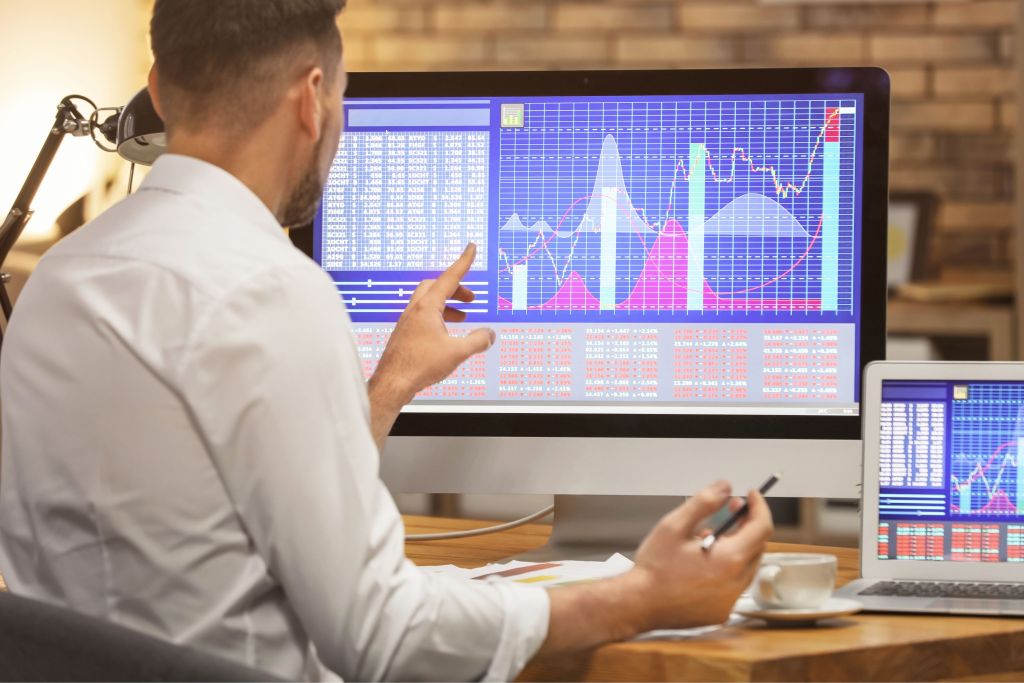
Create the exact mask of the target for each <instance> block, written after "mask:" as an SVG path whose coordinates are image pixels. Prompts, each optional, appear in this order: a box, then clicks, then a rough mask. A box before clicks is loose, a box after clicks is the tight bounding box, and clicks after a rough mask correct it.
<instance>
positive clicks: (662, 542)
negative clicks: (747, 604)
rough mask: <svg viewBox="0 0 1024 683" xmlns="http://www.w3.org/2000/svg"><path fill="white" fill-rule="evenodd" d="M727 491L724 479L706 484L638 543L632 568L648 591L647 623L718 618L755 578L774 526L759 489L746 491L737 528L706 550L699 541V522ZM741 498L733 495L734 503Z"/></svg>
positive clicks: (691, 623) (670, 624)
mask: <svg viewBox="0 0 1024 683" xmlns="http://www.w3.org/2000/svg"><path fill="white" fill-rule="evenodd" d="M729 493H730V487H729V485H728V484H726V483H725V482H718V483H716V484H714V485H712V486H709V487H708V488H706V489H704V490H703V491H701V492H700V493H698V494H697V495H696V496H694V497H692V498H690V499H689V500H688V501H687V502H686V503H685V504H684V505H681V506H679V507H678V508H676V509H675V510H673V511H672V512H670V513H669V514H667V515H665V517H664V518H662V520H661V521H660V522H659V523H658V525H657V526H656V527H655V528H654V529H653V530H652V531H651V533H650V534H649V535H648V536H647V538H646V539H644V542H643V543H642V544H641V545H640V548H639V549H638V550H637V554H636V566H635V567H634V568H633V570H632V571H633V572H634V573H636V574H637V578H636V580H637V582H638V583H639V585H641V586H644V585H646V586H649V592H650V593H651V594H652V595H651V600H652V602H651V607H652V610H651V612H650V614H649V615H648V618H649V619H650V620H651V621H649V623H648V624H645V627H650V628H679V627H688V626H701V625H705V624H720V623H722V622H723V621H725V620H726V619H727V618H728V617H729V612H730V610H731V609H732V606H733V604H734V603H735V602H736V599H737V598H738V597H739V595H740V593H742V592H743V591H744V590H745V589H746V587H747V586H749V585H750V582H751V581H753V579H754V574H755V573H756V572H757V568H758V566H759V564H760V562H761V554H762V553H763V552H764V547H765V543H766V542H767V541H768V538H769V537H770V536H771V534H772V532H773V530H774V528H773V526H772V516H771V512H770V511H769V509H768V505H767V503H765V500H764V498H763V497H762V496H761V494H760V493H758V492H757V491H751V492H750V493H749V494H748V498H747V500H748V504H749V506H750V511H749V514H748V515H747V516H746V517H745V518H744V519H743V520H742V523H741V526H740V528H739V530H738V531H737V532H736V533H735V534H733V535H731V536H723V537H722V538H719V539H717V540H716V541H715V544H714V545H713V546H711V548H710V550H704V549H703V548H702V547H701V544H700V537H701V534H699V533H698V532H699V531H700V530H699V529H698V526H697V525H698V524H700V522H701V520H703V519H704V518H706V517H708V516H709V515H711V514H713V513H714V512H715V511H716V510H718V509H720V508H721V507H722V505H724V504H725V503H726V501H728V499H729ZM739 503H740V501H733V507H738V505H739ZM641 590H643V589H641Z"/></svg>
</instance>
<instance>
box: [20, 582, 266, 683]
mask: <svg viewBox="0 0 1024 683" xmlns="http://www.w3.org/2000/svg"><path fill="white" fill-rule="evenodd" d="M0 680H3V681H279V680H280V679H278V678H274V677H272V676H270V675H269V674H267V673H264V672H261V671H256V670H255V669H251V668H249V667H247V666H243V665H241V664H236V663H234V662H231V661H229V660H226V659H222V658H220V657H216V656H213V655H210V654H207V653H204V652H200V651H198V650H195V649H192V648H188V647H182V646H180V645H175V644H173V643H170V642H167V641H164V640H160V639H158V638H153V637H152V636H149V635H146V634H144V633H139V632H138V631H133V630H131V629H127V628H124V627H123V626H118V625H117V624H112V623H110V622H107V621H102V620H100V619H96V618H94V617H90V616H87V615H84V614H80V613H78V612H74V611H72V610H69V609H65V608H63V607H57V606H55V605H50V604H47V603H44V602H39V601H37V600H30V599H28V598H23V597H20V596H16V595H11V594H10V593H0Z"/></svg>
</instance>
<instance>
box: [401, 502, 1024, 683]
mask: <svg viewBox="0 0 1024 683" xmlns="http://www.w3.org/2000/svg"><path fill="white" fill-rule="evenodd" d="M405 520H406V525H407V529H408V531H409V532H410V533H428V532H433V531H455V530H461V529H468V528H474V527H477V526H481V525H482V523H481V522H474V521H467V520H454V519H442V518H431V517H418V516H407V517H406V518H405ZM550 531H551V527H550V526H547V525H541V524H531V525H527V526H524V527H520V528H519V529H515V530H512V531H508V532H505V533H501V534H495V535H493V536H483V537H479V538H468V539H459V540H455V541H444V542H439V541H433V542H429V543H410V544H408V545H407V552H408V554H409V557H410V558H411V559H412V560H413V561H414V562H416V563H417V564H422V565H430V564H449V563H451V564H458V565H463V566H479V565H481V564H484V563H486V562H489V561H495V560H499V559H501V558H504V557H508V556H509V555H513V554H515V553H520V552H524V551H526V550H530V549H533V548H536V547H538V546H540V545H543V543H544V542H545V540H547V537H548V534H549V533H550ZM772 550H823V548H820V547H813V546H801V545H791V544H779V543H776V544H772ZM824 550H826V551H827V552H831V553H834V554H835V555H837V556H838V558H839V574H838V579H837V583H838V584H839V585H842V584H844V583H846V582H847V581H850V580H852V579H854V578H856V577H857V575H858V569H857V551H856V550H854V549H851V548H827V549H824ZM520 679H521V680H561V681H572V680H587V681H619V680H630V681H654V680H659V681H665V680H680V681H687V680H701V681H755V680H763V681H779V680H782V681H804V680H807V681H847V680H853V681H870V680H903V681H912V680H951V681H952V680H971V681H1016V680H1024V619H993V618H981V617H945V616H942V617H940V616H904V615H877V614H873V615H867V614H858V615H854V616H852V617H846V618H843V619H835V620H832V621H829V622H824V623H823V624H822V625H821V626H820V627H819V628H814V629H775V628H767V627H765V625H764V623H763V622H760V621H753V620H752V621H749V622H746V623H743V624H739V625H736V626H731V627H726V628H722V629H721V630H719V631H717V632H715V633H712V634H709V635H706V636H703V637H701V638H699V639H693V640H681V641H648V642H634V643H616V644H612V645H606V646H604V647H601V648H598V649H596V650H593V651H591V652H586V653H581V654H579V655H574V656H571V657H562V658H559V659H558V660H553V659H548V660H546V661H537V662H534V663H533V664H531V665H530V666H529V667H527V669H526V670H525V671H524V672H523V674H522V676H521V677H520Z"/></svg>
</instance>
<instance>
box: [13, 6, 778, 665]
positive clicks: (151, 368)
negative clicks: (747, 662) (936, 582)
mask: <svg viewBox="0 0 1024 683" xmlns="http://www.w3.org/2000/svg"><path fill="white" fill-rule="evenodd" d="M343 4H344V0H261V1H260V2H251V1H248V2H247V1H246V0H218V2H213V3H211V2H208V1H207V0H156V4H155V9H154V14H153V20H152V26H151V32H152V44H153V52H154V55H155V66H154V68H153V71H152V73H151V76H150V83H149V85H150V89H151V93H152V95H153V98H154V102H155V104H156V106H157V107H158V110H159V111H160V113H161V115H162V117H163V118H164V121H165V123H166V125H167V131H168V153H167V154H166V155H165V156H163V157H162V158H160V159H159V160H158V161H157V163H156V164H155V165H154V167H153V169H152V171H151V173H150V174H149V176H148V177H147V179H146V181H145V182H144V183H143V185H142V186H141V187H140V189H139V190H138V192H137V193H136V194H134V195H133V196H131V197H130V198H128V199H127V200H125V201H123V202H121V203H120V204H119V205H117V206H115V207H114V208H112V209H111V210H110V211H108V212H106V213H105V214H104V215H102V216H100V217H99V218H98V219H96V220H95V221H93V222H92V223H91V224H89V225H87V226H85V227H84V228H82V229H81V230H80V231H78V232H77V233H75V234H74V235H72V236H70V237H69V238H67V239H66V240H64V241H63V242H61V243H60V244H58V245H57V246H56V247H54V248H53V249H52V250H51V251H50V252H49V253H48V254H47V255H46V257H45V258H44V259H43V260H42V262H41V263H40V265H39V267H38V269H37V270H36V272H35V274H34V275H33V277H32V279H31V281H30V282H29V283H28V285H27V287H26V288H25V290H24V292H23V293H22V295H21V298H20V301H19V302H18V308H17V310H16V312H15V314H14V316H13V320H12V321H11V325H10V330H9V334H8V337H7V339H6V341H5V345H4V346H5V348H4V354H3V358H2V364H0V388H2V398H3V438H4V444H3V447H4V451H3V452H4V460H3V472H2V478H0V485H2V489H0V569H2V570H3V571H4V573H5V574H6V576H7V578H8V581H9V583H10V586H11V589H12V590H13V591H14V592H17V593H21V594H25V595H28V596H30V597H36V598H40V599H44V600H49V601H52V602H57V603H61V604H65V605H68V606H71V607H73V608H74V609H77V610H80V611H82V612H86V613H89V614H93V615H97V616H99V617H103V618H106V619H109V620H112V621H116V622H119V623H122V624H124V625H127V626H129V627H132V628H136V629H139V630H142V631H146V632H149V633H151V634H154V635H157V636H160V637H163V638H167V639H169V640H173V641H176V642H182V643H187V644H191V645H194V646H197V647H200V648H203V649H205V650H209V651H213V652H216V653H219V654H221V655H223V656H227V657H231V658H234V659H237V660H239V661H242V662H245V663H247V664H249V665H251V666H253V667H256V668H261V669H265V670H267V671H270V672H273V673H276V674H278V675H281V676H284V677H287V678H299V677H307V678H323V677H331V676H332V675H333V674H339V675H341V676H343V677H346V678H352V679H385V678H388V679H434V680H445V679H448V680H457V679H465V680H470V679H479V678H481V677H485V678H487V679H509V678H512V677H514V676H515V675H516V673H517V672H518V671H519V670H520V669H521V668H522V666H523V665H524V664H525V663H526V662H527V661H528V660H529V659H530V658H531V657H533V656H534V655H536V654H538V653H540V654H557V653H563V652H568V651H572V650H578V649H581V648H586V647H590V646H594V645H596V644H599V643H602V642H605V641H609V640H614V639H622V638H628V637H630V636H632V635H634V634H636V633H638V632H641V631H644V630H648V629H652V628H663V627H673V626H689V625H697V624H708V623H715V622H720V621H722V620H724V619H725V618H726V616H727V615H728V613H729V609H730V607H731V605H732V603H733V601H734V600H735V598H736V597H737V595H738V594H739V593H740V591H741V590H742V589H743V587H744V586H745V585H746V584H747V583H748V582H749V580H750V579H751V576H752V573H753V571H754V569H755V567H756V565H757V562H758V558H759V556H760V553H761V551H762V549H763V546H764V542H765V540H766V538H767V537H768V535H769V534H770V532H771V519H770V515H769V513H768V511H767V508H766V506H765V504H764V501H763V499H761V498H760V497H759V496H758V495H757V494H756V493H752V494H751V496H750V505H751V514H750V517H749V520H748V521H747V523H746V524H745V525H744V526H743V527H742V528H741V529H740V531H739V532H738V533H736V534H735V535H734V536H731V537H727V538H724V539H722V540H720V541H719V542H718V543H717V544H716V545H715V547H714V548H713V550H711V551H710V552H707V553H705V552H702V551H701V550H700V548H699V543H698V542H697V541H696V540H695V538H696V535H697V533H696V532H697V527H696V525H697V524H698V522H699V520H700V519H701V518H703V517H705V516H707V515H708V514H710V513H711V512H713V511H714V510H716V509H718V508H719V507H720V506H722V505H723V504H725V503H726V501H727V498H728V496H729V489H728V486H726V485H724V484H717V485H715V486H713V487H711V488H708V489H706V490H704V491H703V492H701V493H700V494H699V495H697V496H696V497H694V498H693V499H691V500H690V501H689V502H688V503H687V504H686V505H684V506H682V507H680V508H679V509H677V510H675V511H674V512H672V513H670V514H669V515H667V516H666V517H665V518H664V519H663V520H662V521H661V523H660V524H659V525H658V526H657V527H656V528H655V529H654V530H653V531H652V533H651V534H650V536H649V537H648V538H647V539H646V541H645V542H644V544H643V545H642V546H641V548H640V549H639V551H638V553H637V563H636V567H635V568H634V569H633V570H632V571H630V572H629V573H627V574H625V575H623V576H620V577H617V578H614V579H609V580H606V581H602V582H599V583H594V584H590V585H585V586H576V587H566V588H562V589H559V590H555V591H552V592H550V593H548V592H546V591H544V590H542V589H538V588H528V587H522V586H508V585H504V586H495V585H474V584H470V583H462V582H457V581H453V580H450V579H447V578H440V577H434V576H430V575H427V574H425V573H421V572H419V571H418V570H417V569H416V568H415V567H413V566H412V565H411V564H410V563H409V561H408V560H406V558H405V556H404V551H403V538H402V537H403V528H402V522H401V518H400V516H399V514H398V512H397V510H396V508H395V506H394V503H393V502H392V500H391V498H390V496H389V494H388V492H387V490H386V489H385V488H384V486H383V484H382V483H381V481H380V479H379V478H378V451H379V447H380V446H381V444H382V443H383V441H384V439H385V436H386V434H387V433H388V431H389V429H390V427H391V425H392V424H393V422H394V419H395V417H396V415H397V414H398V412H399V410H400V409H401V407H402V406H403V405H404V404H405V403H407V402H408V401H409V400H410V399H411V398H412V397H413V396H414V395H415V394H416V392H417V391H419V390H420V389H422V388H423V387H425V386H427V385H429V384H431V383H434V382H437V381H439V380H441V379H442V378H444V377H446V376H447V375H448V374H449V373H450V372H452V370H453V369H454V368H456V367H457V366H458V365H459V364H460V363H461V362H462V361H463V360H465V359H466V358H468V357H469V356H471V355H472V354H475V353H478V352H483V351H485V350H486V349H487V348H488V347H489V346H490V345H491V344H492V343H493V340H494V336H493V333H491V332H489V331H487V330H479V331H476V332H474V333H473V334H470V335H468V336H467V337H465V338H454V337H451V336H449V335H448V333H447V330H446V328H445V321H451V320H459V319H460V318H461V317H462V316H461V315H460V314H459V312H458V311H456V310H454V309H451V308H448V307H447V306H446V302H447V301H449V300H451V299H456V300H461V301H470V300H471V299H472V296H473V295H472V293H471V292H469V291H468V290H466V289H465V288H463V287H461V286H460V284H459V279H460V277H461V276H462V275H463V274H465V272H466V271H467V269H468V268H469V266H470V264H471V263H472V260H473V255H474V248H473V247H472V246H470V247H469V248H467V250H466V253H465V254H464V255H463V256H462V258H460V259H459V261H458V262H456V263H455V264H454V265H453V266H452V267H451V268H450V269H449V270H448V271H447V272H445V273H444V274H442V275H441V276H440V277H439V278H438V279H437V280H436V281H428V282H425V283H423V284H422V285H421V286H420V287H419V288H418V289H417V290H416V292H415V294H414V295H413V297H412V300H411V302H410V304H409V307H408V309H407V311H406V312H405V313H404V314H403V316H402V318H401V320H400V321H399V323H398V325H397V327H396V329H395V332H394V335H393V337H392V340H391V342H390V344H389V346H388V348H387V350H386V351H385V353H384V356H383V357H382V359H381V362H380V366H379V369H378V370H377V372H376V374H375V375H374V377H373V378H372V380H371V381H370V382H369V385H368V387H367V385H366V384H365V383H364V382H363V378H362V376H361V372H360V363H359V360H358V357H357V354H356V350H355V348H354V344H353V340H352V335H351V332H350V328H349V322H348V317H347V315H346V312H345V310H344V307H343V305H342V303H341V301H340V299H339V297H338V296H337V294H336V293H335V291H334V288H333V286H332V285H331V283H330V281H329V279H328V278H327V277H326V275H325V274H324V273H322V272H321V271H320V270H319V269H318V268H317V267H316V265H315V264H313V263H312V262H311V261H309V260H308V259H306V258H305V257H304V256H302V255H301V254H300V253H299V252H298V251H296V250H295V249H293V248H292V247H291V246H290V244H289V243H288V241H287V239H286V237H285V235H284V233H283V232H282V231H281V229H280V226H281V225H296V224H302V223H305V222H307V221H308V220H309V219H310V218H311V217H312V215H313V212H314V211H315V209H316V205H317V201H318V199H319V197H320V192H321V187H322V185H323V182H324V179H325V177H326V174H327V171H328V169H329V166H330V163H331V159H332V157H333V155H334V153H335V151H336V149H337V142H338V139H339V135H340V127H341V125H340V122H341V101H342V94H343V91H344V85H345V75H344V69H343V66H342V59H341V43H340V36H339V34H338V30H337V27H336V24H335V19H336V17H337V15H338V13H339V12H340V10H341V8H342V5H343ZM367 388H368V392H367Z"/></svg>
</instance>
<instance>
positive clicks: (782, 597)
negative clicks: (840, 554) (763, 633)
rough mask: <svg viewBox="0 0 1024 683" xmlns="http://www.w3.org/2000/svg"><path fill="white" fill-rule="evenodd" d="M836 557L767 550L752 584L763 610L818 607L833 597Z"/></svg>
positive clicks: (756, 599) (755, 600) (755, 597)
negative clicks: (768, 551) (770, 551)
mask: <svg viewBox="0 0 1024 683" xmlns="http://www.w3.org/2000/svg"><path fill="white" fill-rule="evenodd" d="M835 583H836V556H835V555H824V554H819V553H766V554H765V555H764V557H763V558H762V560H761V568H760V569H759V570H758V572H757V577H756V578H755V579H754V583H753V585H752V586H751V592H752V593H753V596H754V602H756V603H757V605H758V606H759V607H760V608H761V609H814V608H816V607H821V605H823V604H824V603H825V601H826V600H828V599H829V598H830V597H831V596H832V590H833V588H834V587H835Z"/></svg>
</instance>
